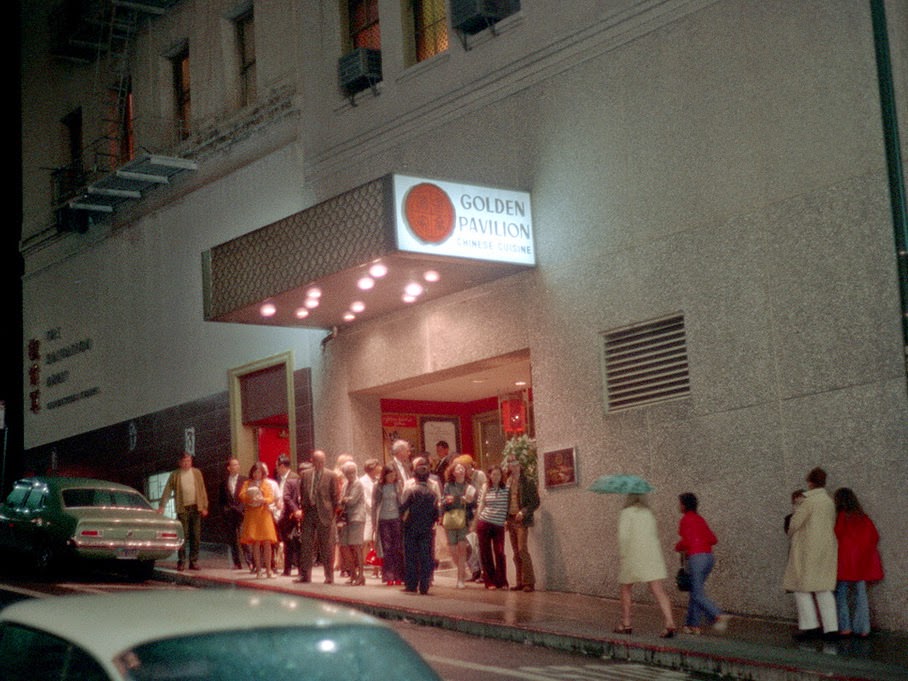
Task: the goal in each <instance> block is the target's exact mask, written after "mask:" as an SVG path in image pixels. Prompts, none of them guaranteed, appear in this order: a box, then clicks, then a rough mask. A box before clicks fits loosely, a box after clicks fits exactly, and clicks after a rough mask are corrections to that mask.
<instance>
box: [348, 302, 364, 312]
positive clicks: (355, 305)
mask: <svg viewBox="0 0 908 681" xmlns="http://www.w3.org/2000/svg"><path fill="white" fill-rule="evenodd" d="M365 309H366V304H365V303H364V302H363V301H361V300H355V301H353V302H352V303H350V311H351V312H362V311H363V310H365Z"/></svg>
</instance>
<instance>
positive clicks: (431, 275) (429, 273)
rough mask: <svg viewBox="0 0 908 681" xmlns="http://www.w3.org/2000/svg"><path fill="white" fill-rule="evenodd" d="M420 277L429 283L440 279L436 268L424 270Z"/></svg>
mask: <svg viewBox="0 0 908 681" xmlns="http://www.w3.org/2000/svg"><path fill="white" fill-rule="evenodd" d="M422 278H423V279H425V280H426V281H428V282H430V283H434V282H436V281H438V280H439V279H441V275H440V274H439V273H438V272H437V271H436V270H426V271H425V272H424V273H423V275H422Z"/></svg>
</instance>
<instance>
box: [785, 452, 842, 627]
mask: <svg viewBox="0 0 908 681" xmlns="http://www.w3.org/2000/svg"><path fill="white" fill-rule="evenodd" d="M825 487H826V471H824V470H823V469H822V468H814V469H813V470H812V471H810V473H808V474H807V492H805V494H804V501H803V502H802V503H801V504H800V505H799V506H798V508H797V510H796V511H795V513H794V515H793V516H792V517H791V522H790V524H789V526H788V537H789V541H790V542H791V547H790V550H789V552H788V565H787V566H786V567H785V577H784V578H783V580H782V587H783V588H784V589H785V590H786V591H791V592H793V593H794V597H795V605H796V606H797V608H798V632H797V633H796V634H795V638H796V639H798V640H802V639H805V638H809V637H811V636H815V635H818V634H820V624H821V623H822V627H823V629H822V635H823V637H824V638H836V637H837V635H838V630H839V622H838V615H837V614H836V605H835V596H834V595H833V590H834V589H835V585H836V572H837V570H838V542H837V541H836V537H835V519H836V511H835V504H834V503H833V501H832V499H831V498H830V496H829V493H828V492H827V491H826V489H825ZM814 599H816V603H814ZM817 610H819V612H820V620H819V621H818V620H817Z"/></svg>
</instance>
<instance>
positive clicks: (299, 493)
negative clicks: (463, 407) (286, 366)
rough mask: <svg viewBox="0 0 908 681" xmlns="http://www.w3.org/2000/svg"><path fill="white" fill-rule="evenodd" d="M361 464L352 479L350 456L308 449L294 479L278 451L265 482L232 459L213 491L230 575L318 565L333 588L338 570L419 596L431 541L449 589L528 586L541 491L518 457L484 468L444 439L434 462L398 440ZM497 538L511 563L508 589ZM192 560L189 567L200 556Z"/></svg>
mask: <svg viewBox="0 0 908 681" xmlns="http://www.w3.org/2000/svg"><path fill="white" fill-rule="evenodd" d="M190 462H191V459H190ZM363 467H364V472H363V473H362V475H360V473H359V468H358V465H357V463H356V462H355V461H354V460H353V457H351V456H349V455H346V454H342V455H340V456H339V457H338V458H337V461H336V462H335V467H334V468H333V469H331V468H329V467H328V466H327V457H326V454H325V452H324V451H322V450H316V451H314V452H313V453H312V456H311V458H310V460H309V461H306V462H302V463H301V464H300V466H299V467H298V469H297V471H295V472H294V471H292V470H291V465H290V458H289V457H288V456H287V455H286V454H281V455H280V456H278V459H277V467H276V468H277V470H276V472H275V475H274V476H273V477H272V476H269V474H268V468H267V465H266V464H265V463H263V462H261V461H257V462H256V463H254V464H253V465H252V467H251V468H250V470H249V473H248V475H242V474H241V472H240V464H239V461H238V460H237V459H236V458H230V459H229V460H228V461H227V466H226V476H225V479H224V480H223V482H222V483H221V485H220V488H219V493H220V503H221V509H222V513H223V517H224V519H225V522H226V524H227V527H228V532H229V535H230V556H231V560H232V562H233V566H234V568H235V569H238V570H241V569H247V568H248V569H249V570H250V572H251V573H253V574H255V575H256V576H257V577H259V578H263V577H264V578H273V577H276V576H277V575H278V574H279V568H280V569H281V574H283V575H284V576H292V574H293V570H294V569H296V570H297V581H299V582H303V583H305V582H310V581H311V580H312V570H313V567H315V566H321V568H322V570H323V574H324V581H325V583H326V584H332V583H334V577H335V571H336V568H337V569H339V571H340V575H341V576H342V577H347V584H349V585H353V586H357V585H363V584H365V583H366V576H367V571H368V570H369V569H370V568H371V569H372V576H373V577H378V578H380V579H381V580H382V582H383V583H384V584H385V585H387V586H403V589H404V591H406V592H410V593H422V594H425V593H427V592H428V590H429V587H430V586H431V584H432V581H433V574H434V571H435V568H436V567H437V566H438V564H439V554H440V549H441V547H439V546H437V541H436V535H437V534H438V535H441V536H442V537H443V540H444V541H445V544H446V547H447V550H448V552H449V553H450V556H451V560H452V562H453V564H454V567H455V570H456V575H457V580H456V586H457V588H460V589H463V588H466V583H467V582H468V581H474V582H479V581H481V582H483V583H484V585H485V588H487V589H489V590H496V589H508V588H510V589H512V590H520V591H526V592H530V591H533V590H534V589H535V583H536V580H535V574H534V571H533V563H532V558H531V557H530V553H529V549H528V545H527V534H528V528H529V527H530V526H531V525H532V523H533V512H534V511H535V510H536V508H537V507H538V506H539V494H538V491H537V488H536V482H535V481H534V480H530V479H529V478H527V477H526V476H524V475H521V473H522V471H521V466H520V463H519V462H518V461H517V460H516V458H513V457H511V458H509V459H508V460H507V461H505V462H504V465H497V464H496V465H493V466H491V467H490V468H489V469H488V470H487V471H482V470H479V469H477V468H475V467H474V461H473V458H472V456H470V455H469V454H456V453H452V452H451V451H450V447H449V446H448V444H447V442H444V441H439V442H438V443H437V444H436V451H435V455H434V456H432V455H429V454H427V453H425V452H423V453H421V454H418V453H415V452H414V451H413V448H412V446H411V445H410V443H408V442H407V441H405V440H396V441H394V442H393V443H392V445H391V458H390V461H389V462H388V463H387V464H385V465H382V464H381V463H380V462H379V460H378V459H374V458H370V459H368V460H366V461H365V462H364V466H363ZM193 470H196V469H193ZM164 503H166V500H162V507H163V504H164ZM178 515H179V514H178ZM187 536H189V534H187ZM506 536H508V537H510V541H511V546H512V549H513V556H514V568H515V574H516V578H517V579H516V583H515V584H514V585H513V586H509V582H508V569H507V561H506V558H505V537H506ZM190 550H192V549H190ZM193 556H194V557H191V561H190V567H191V568H193V569H194V568H195V566H196V560H197V550H196V553H194V554H193ZM178 568H179V569H183V561H182V559H181V560H180V562H179V563H178Z"/></svg>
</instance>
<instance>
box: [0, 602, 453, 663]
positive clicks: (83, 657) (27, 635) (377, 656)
mask: <svg viewBox="0 0 908 681" xmlns="http://www.w3.org/2000/svg"><path fill="white" fill-rule="evenodd" d="M0 660H2V666H0V673H2V677H3V679H5V680H6V681H35V680H36V679H54V681H112V680H117V681H126V680H129V681H153V680H160V681H163V680H165V679H167V680H168V681H174V680H176V679H179V680H180V681H201V680H203V679H204V680H207V681H251V680H254V679H267V680H268V681H284V680H285V679H286V680H287V681H291V680H292V681H306V680H310V681H329V680H334V679H336V680H337V681H360V680H363V681H365V680H367V679H368V680H369V681H375V680H377V679H395V680H396V679H401V680H407V681H423V680H425V681H440V677H439V676H438V675H437V674H436V673H435V672H434V671H433V670H432V669H431V667H429V666H428V665H427V664H426V663H425V661H424V660H423V659H422V658H421V657H420V656H419V654H418V653H417V652H416V651H415V650H413V648H412V647H411V646H410V645H409V644H408V643H407V642H405V641H404V640H403V639H402V638H401V637H400V636H399V635H398V634H397V632H395V631H394V630H393V629H391V628H390V627H389V626H388V625H387V624H385V623H383V622H381V621H380V620H377V619H375V618H373V617H370V616H368V615H365V614H363V613H360V612H356V611H354V610H350V609H347V608H341V607H336V606H333V605H330V604H327V603H323V602H320V601H316V600H311V599H305V598H300V597H296V596H289V595H284V594H278V593H268V592H264V593H263V592H262V591H256V590H245V589H235V590H228V589H209V590H170V591H131V592H126V593H119V594H103V595H91V596H59V597H53V598H42V599H38V600H28V601H20V602H18V603H15V604H13V605H10V606H8V607H7V608H5V609H4V610H2V611H0Z"/></svg>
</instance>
